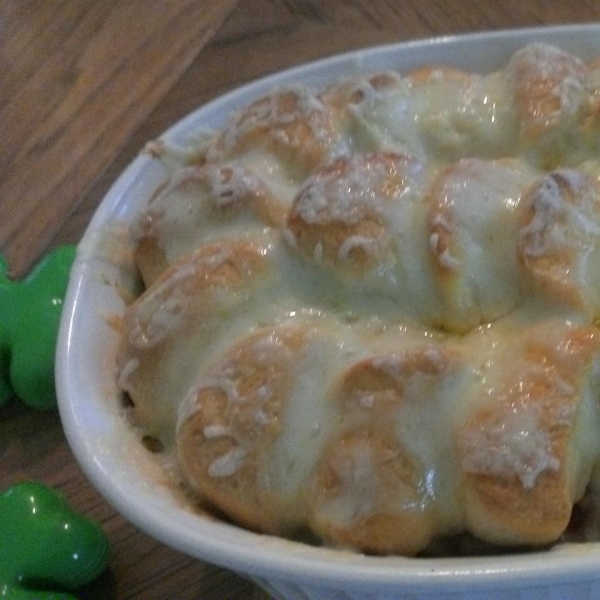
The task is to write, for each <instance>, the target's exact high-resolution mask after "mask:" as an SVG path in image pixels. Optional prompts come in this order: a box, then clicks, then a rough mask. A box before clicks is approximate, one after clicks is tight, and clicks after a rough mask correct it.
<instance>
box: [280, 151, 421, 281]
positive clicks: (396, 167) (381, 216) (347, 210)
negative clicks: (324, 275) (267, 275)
mask: <svg viewBox="0 0 600 600" xmlns="http://www.w3.org/2000/svg"><path fill="white" fill-rule="evenodd" d="M419 168H420V165H419V163H418V161H417V160H416V159H413V158H411V157H407V156H402V155H399V154H394V153H383V152H381V153H369V154H358V155H353V156H352V157H342V158H339V159H336V160H335V161H333V162H331V163H329V164H327V165H325V166H324V167H322V168H321V169H319V170H318V171H316V172H315V173H314V174H313V175H312V176H311V177H310V178H309V179H308V180H307V181H306V183H305V184H304V185H303V187H302V188H301V189H300V191H299V192H298V195H297V196H296V198H295V200H294V203H293V205H292V208H291V210H290V211H289V214H288V217H287V223H286V227H287V230H288V232H289V233H290V234H291V236H292V239H293V242H292V243H293V246H294V247H296V248H298V249H299V250H300V251H301V253H302V254H303V255H304V256H305V257H307V258H308V259H309V260H314V261H317V262H318V263H325V264H329V265H333V266H335V267H336V268H338V269H339V270H341V271H344V270H347V271H349V272H350V273H354V274H357V275H361V274H364V273H365V272H366V271H368V270H369V269H372V268H374V267H376V266H378V265H379V264H382V263H385V262H387V261H389V260H392V259H391V257H390V254H391V253H393V244H392V241H391V239H390V231H389V225H388V224H387V223H386V219H385V211H386V209H387V208H388V207H387V206H386V205H390V204H394V203H396V202H403V201H404V197H405V196H406V195H407V192H408V191H409V190H410V189H411V187H412V186H413V185H414V180H415V179H417V178H418V175H419Z"/></svg>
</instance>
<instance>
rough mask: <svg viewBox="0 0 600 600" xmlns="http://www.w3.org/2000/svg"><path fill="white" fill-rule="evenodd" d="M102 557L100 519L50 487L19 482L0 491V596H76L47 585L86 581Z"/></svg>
mask: <svg viewBox="0 0 600 600" xmlns="http://www.w3.org/2000/svg"><path fill="white" fill-rule="evenodd" d="M107 558H108V540H107V538H106V535H105V534H104V532H103V531H102V528H101V527H100V525H98V524H97V523H96V522H94V521H92V520H90V519H88V518H87V517H84V516H82V515H79V514H77V513H75V512H73V510H71V508H70V507H69V505H68V504H67V502H66V500H65V499H64V497H63V496H62V495H61V494H59V493H58V492H56V491H55V490H53V489H51V488H49V487H47V486H45V485H43V484H41V483H20V484H17V485H14V486H13V487H11V488H9V489H8V490H6V491H5V492H4V493H3V494H2V495H0V599H2V600H30V599H31V600H33V599H35V600H76V598H75V596H73V595H72V594H68V593H63V592H53V591H48V589H49V588H50V587H58V588H62V589H67V590H74V589H76V588H78V587H81V586H84V585H86V584H88V583H90V582H91V581H93V580H94V579H96V577H98V575H100V573H102V571H103V570H104V569H105V568H106V562H107ZM36 587H40V588H42V589H35V588H36Z"/></svg>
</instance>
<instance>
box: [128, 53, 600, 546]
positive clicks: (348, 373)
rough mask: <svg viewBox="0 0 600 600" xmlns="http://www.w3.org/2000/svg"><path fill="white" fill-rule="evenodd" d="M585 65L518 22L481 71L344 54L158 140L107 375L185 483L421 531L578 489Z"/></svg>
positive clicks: (590, 292)
mask: <svg viewBox="0 0 600 600" xmlns="http://www.w3.org/2000/svg"><path fill="white" fill-rule="evenodd" d="M599 65H600V61H594V62H591V63H589V64H587V63H585V62H584V61H583V60H581V59H580V58H578V57H575V56H573V55H571V54H569V53H567V52H565V51H564V50H561V49H559V48H554V47H551V46H547V45H544V44H532V45H529V46H527V47H524V48H522V49H521V50H519V51H518V52H516V53H515V54H514V55H513V56H512V57H511V58H510V59H509V60H508V62H507V63H506V65H504V66H503V67H502V68H500V69H498V70H497V71H496V72H494V73H490V74H482V73H468V72H464V71H460V70H457V69H454V68H452V67H450V66H445V65H423V66H422V67H420V68H418V69H415V70H413V71H412V72H409V73H395V72H391V71H387V72H376V73H366V74H358V75H356V76H355V77H350V78H346V79H344V80H342V81H332V82H331V84H330V85H329V86H327V87H326V88H323V89H308V88H304V87H301V86H296V87H294V88H292V89H278V90H273V91H272V92H271V93H269V94H267V95H266V96H265V97H263V98H258V99H256V100H254V101H253V102H251V103H250V105H249V106H247V107H245V108H242V109H241V110H240V111H238V112H237V113H235V114H234V115H232V116H231V118H230V120H229V121H228V122H227V123H226V124H225V126H224V127H223V129H222V130H221V131H217V132H215V133H214V134H212V135H210V136H209V137H204V138H203V139H202V140H200V141H197V144H196V146H195V147H194V148H193V149H191V150H190V151H189V152H182V151H181V149H179V150H177V149H176V150H173V151H171V150H170V149H169V144H168V143H166V142H165V143H162V144H155V146H154V147H155V148H160V149H161V151H160V152H158V153H157V154H156V156H155V159H156V160H162V161H164V162H165V164H168V168H167V169H164V171H165V172H167V173H168V175H167V176H166V179H165V181H164V182H163V183H162V185H161V186H159V187H158V189H157V190H156V191H155V193H154V194H153V195H152V197H151V198H149V199H148V204H147V206H146V207H145V208H144V209H143V210H142V211H141V214H140V215H139V218H138V219H137V222H136V223H135V224H134V226H133V227H132V230H131V233H132V238H133V243H134V246H135V251H134V255H135V261H136V264H137V266H138V269H139V271H140V279H141V281H142V285H143V287H144V291H143V293H142V294H141V295H140V296H139V297H138V298H137V299H135V301H134V302H133V303H132V304H131V305H130V306H129V307H128V308H127V311H126V312H125V315H124V317H123V319H122V339H121V344H120V347H119V349H118V357H117V358H118V360H117V362H118V386H119V389H120V390H121V391H122V392H123V394H124V395H126V396H128V397H129V399H130V400H131V404H132V407H131V408H130V409H129V412H130V413H131V414H132V416H133V420H134V422H135V423H136V424H137V427H138V428H139V430H140V432H141V435H142V436H143V435H151V436H154V437H156V438H158V439H159V440H160V442H161V444H160V445H159V446H160V447H162V455H163V456H164V458H165V462H166V464H168V465H170V468H171V469H172V471H171V472H172V473H173V477H174V479H175V481H176V483H177V484H178V485H182V486H183V487H184V488H185V489H186V490H187V491H188V493H189V494H190V498H192V499H193V501H194V502H199V503H203V504H204V505H207V506H209V507H211V509H212V510H214V511H215V514H217V515H219V516H220V517H222V518H225V519H228V520H231V521H233V522H235V523H238V524H240V525H242V526H244V527H247V528H250V529H253V530H256V531H261V532H266V533H270V534H276V535H283V536H289V537H295V536H296V535H297V534H298V532H299V531H302V532H303V534H302V535H303V537H305V534H306V532H307V531H308V532H309V535H310V536H314V538H315V539H316V540H317V543H324V544H329V545H333V546H342V547H345V548H352V549H355V550H357V551H360V552H368V553H375V554H402V555H409V556H413V555H419V554H421V553H425V554H428V555H430V554H431V553H432V552H435V549H436V548H448V547H449V546H451V543H449V542H447V540H448V539H454V536H459V535H460V536H465V535H466V536H471V537H472V538H476V539H477V540H478V542H482V543H485V544H491V545H494V547H498V548H500V547H515V546H518V547H525V548H527V547H539V546H547V545H548V544H552V543H555V542H557V541H560V540H561V539H563V537H564V535H565V530H566V529H567V528H568V526H569V521H570V519H571V514H572V511H573V510H574V507H575V510H577V508H576V507H577V506H578V504H579V503H583V504H585V506H586V507H587V508H586V511H585V512H586V514H588V513H589V510H588V509H589V505H590V504H594V501H593V499H594V498H595V496H594V495H593V494H591V491H593V490H596V491H597V490H598V489H600V442H599V440H600V416H599V410H600V395H599V393H598V389H600V385H599V383H600V382H599V381H598V377H599V373H600V344H599V337H598V336H599V330H598V328H597V323H598V319H600V254H599V243H598V242H599V240H600V216H599V215H600V212H599V209H598V206H599V201H600V166H599V165H600V162H599V161H598V158H597V157H598V152H599V150H600V129H599V126H600V116H599V115H600V101H599V98H600V67H599ZM161 153H162V154H161ZM597 265H599V266H597ZM173 464H175V465H176V467H175V470H174V471H173ZM596 512H598V511H596ZM599 514H600V513H599ZM594 519H596V520H598V519H597V518H596V517H590V522H591V521H593V520H594ZM583 535H584V538H586V536H589V535H592V534H591V533H590V532H589V531H587V532H585V533H584V534H583Z"/></svg>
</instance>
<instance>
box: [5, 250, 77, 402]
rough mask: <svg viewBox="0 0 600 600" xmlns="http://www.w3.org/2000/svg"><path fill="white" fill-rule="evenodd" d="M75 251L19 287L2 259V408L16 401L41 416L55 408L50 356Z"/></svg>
mask: <svg viewBox="0 0 600 600" xmlns="http://www.w3.org/2000/svg"><path fill="white" fill-rule="evenodd" d="M74 259H75V246H72V245H65V246H60V247H58V248H56V249H54V250H53V251H52V252H50V253H49V254H48V255H46V257H45V258H44V259H43V260H41V261H40V262H39V263H38V264H37V265H36V267H35V268H34V269H33V271H32V272H31V273H30V274H29V275H28V276H27V277H26V278H25V279H24V280H23V281H12V280H11V279H9V278H8V275H7V273H8V265H7V263H6V260H5V258H4V257H2V256H1V255H0V406H2V405H3V404H5V403H6V402H7V401H8V400H9V399H10V398H11V397H12V396H13V395H16V396H17V397H18V398H20V399H21V401H22V402H24V403H25V404H27V405H29V406H31V407H33V408H38V409H41V410H45V409H50V408H53V407H54V406H56V391H55V386H54V356H55V349H56V339H57V336H58V326H59V322H60V315H61V312H62V304H63V299H64V295H65V292H66V289H67V284H68V282H69V273H70V270H71V265H72V264H73V261H74Z"/></svg>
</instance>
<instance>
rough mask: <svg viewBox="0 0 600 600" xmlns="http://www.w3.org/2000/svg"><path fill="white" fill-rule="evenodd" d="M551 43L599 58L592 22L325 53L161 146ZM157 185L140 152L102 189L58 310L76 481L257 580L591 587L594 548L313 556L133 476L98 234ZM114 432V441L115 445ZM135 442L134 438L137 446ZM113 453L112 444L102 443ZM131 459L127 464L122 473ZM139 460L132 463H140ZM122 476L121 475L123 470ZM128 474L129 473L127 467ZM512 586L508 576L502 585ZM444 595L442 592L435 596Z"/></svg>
mask: <svg viewBox="0 0 600 600" xmlns="http://www.w3.org/2000/svg"><path fill="white" fill-rule="evenodd" d="M534 40H539V41H544V42H548V43H553V44H557V45H559V46H561V47H563V48H564V49H566V50H569V51H572V52H575V53H577V54H578V55H580V56H583V57H585V58H592V57H593V56H600V24H599V23H593V24H581V25H578V24H573V25H564V26H558V27H544V28H524V29H513V30H502V31H496V32H481V33H474V34H465V35H454V36H445V37H437V38H430V39H426V40H414V41H409V42H403V43H398V44H389V45H385V46H377V47H373V48H368V49H362V50H358V51H354V52H347V53H344V54H340V55H336V56H332V57H329V58H325V59H321V60H318V61H315V62H311V63H307V64H305V65H301V66H299V67H295V68H292V69H288V70H286V71H281V72H278V73H275V74H273V75H269V76H267V77H264V78H262V79H260V80H257V81H254V82H252V83H249V84H247V85H244V86H242V87H239V88H237V89H235V90H234V91H232V92H229V93H228V94H225V95H223V96H221V97H219V98H217V99H216V100H213V101H212V102H210V103H208V104H206V105H205V106H203V107H201V108H199V109H197V110H195V111H194V112H192V113H191V114H189V115H188V116H186V117H184V118H183V119H181V120H180V121H179V122H177V123H176V124H175V125H174V126H172V127H171V128H169V129H168V130H167V131H166V132H165V133H164V134H163V136H161V137H162V138H163V139H164V140H166V141H168V142H171V143H175V144H177V143H179V142H181V140H184V139H185V137H186V135H187V134H188V133H189V131H190V130H198V129H199V128H201V127H202V128H204V127H207V128H218V127H219V126H220V125H222V124H223V123H224V120H225V119H226V118H227V116H228V115H230V114H231V112H232V111H234V110H236V109H237V108H239V107H241V106H242V105H244V104H246V103H248V102H249V101H251V100H252V99H253V98H255V97H257V96H259V95H261V94H264V93H265V92H268V91H270V90H271V89H273V88H275V87H279V86H286V85H290V84H294V83H297V82H302V83H308V84H310V85H316V86H319V85H322V84H324V83H326V82H331V78H332V76H335V77H342V76H344V75H350V74H353V73H357V72H361V71H373V70H378V69H382V68H395V69H397V70H399V71H402V70H403V69H407V68H411V67H414V66H417V65H418V64H423V63H428V62H429V63H431V62H438V63H439V62H441V60H442V59H443V61H444V62H445V63H448V64H453V65H457V66H463V67H467V68H469V69H470V70H474V71H481V72H489V71H491V70H494V69H495V68H498V67H500V66H502V65H503V64H505V63H506V61H507V59H508V58H509V56H510V55H511V54H512V53H513V52H514V51H515V50H516V49H518V48H519V47H521V46H522V45H524V44H525V43H528V42H530V41H534ZM161 177H163V173H161V172H160V168H158V167H157V161H156V160H154V159H153V158H152V157H151V156H150V155H149V154H144V153H142V154H140V155H139V156H138V157H137V158H136V159H135V160H134V161H133V162H132V163H131V164H130V165H129V166H128V167H127V168H126V169H125V170H124V171H123V173H122V174H121V176H120V177H119V178H118V179H117V181H116V182H115V183H114V185H113V186H112V188H111V189H110V190H109V192H108V193H107V195H106V196H105V198H104V199H103V201H102V202H101V204H100V206H99V208H98V209H97V211H96V213H95V215H94V216H93V218H92V220H91V222H90V224H89V226H88V229H87V230H86V233H85V234H84V236H83V238H82V241H81V243H80V244H79V247H78V256H77V259H76V261H75V264H74V266H73V269H72V272H71V280H70V284H69V289H68V292H67V296H66V299H65V303H64V309H63V318H62V321H61V328H60V334H59V341H58V347H57V361H56V379H57V393H58V400H59V411H60V415H61V419H62V423H63V427H64V430H65V434H66V436H67V440H68V442H69V444H70V446H71V448H72V451H73V453H74V455H75V457H76V459H77V460H78V462H79V464H80V465H81V467H82V469H83V471H84V473H85V474H86V476H87V477H88V478H89V479H90V481H91V482H92V484H93V485H94V486H95V487H96V489H97V490H98V491H99V492H100V493H101V494H102V495H103V496H104V497H105V499H106V500H107V501H108V502H109V503H110V504H111V505H113V506H114V507H115V509H116V510H118V511H119V512H120V513H121V514H122V515H123V516H124V517H125V518H127V519H128V520H129V521H130V522H131V523H133V524H134V525H135V526H137V527H138V528H139V529H141V530H143V531H144V532H146V533H148V534H149V535H151V536H152V537H154V538H156V539H158V540H160V541H161V542H163V543H165V544H167V545H169V546H172V547H174V548H176V549H178V550H180V551H182V552H184V553H186V554H189V555H190V556H193V557H196V558H199V559H202V560H206V561H208V562H211V563H214V564H218V565H220V566H223V567H227V568H230V569H233V570H235V571H238V572H242V573H246V574H249V575H252V576H255V577H264V578H276V579H279V580H294V581H296V582H298V583H301V582H304V583H312V584H320V585H326V586H327V585H329V586H334V587H337V588H340V587H341V588H343V587H346V586H352V589H355V590H356V589H361V588H365V589H366V588H368V589H373V586H375V587H376V588H377V589H378V590H381V589H390V590H391V589H392V588H395V589H397V586H399V585H401V586H402V587H403V589H404V590H406V591H407V592H410V591H415V592H418V591H423V590H431V589H432V587H436V588H437V587H438V585H439V586H443V589H444V590H445V591H450V589H453V590H456V591H460V590H464V589H467V588H468V589H469V590H473V589H477V588H482V589H483V588H484V587H489V586H491V585H494V584H499V583H502V585H503V586H507V585H508V586H509V587H514V588H519V587H523V586H526V585H528V584H533V583H537V584H538V585H539V584H540V583H542V584H544V585H548V584H549V583H551V582H558V581H561V582H569V581H585V580H588V581H591V580H596V579H600V577H599V576H598V575H597V572H598V567H599V566H600V544H597V543H585V544H577V545H567V544H565V545H561V544H559V545H557V546H556V547H555V548H553V549H552V550H549V551H543V552H529V553H523V554H507V555H494V556H485V557H484V556H480V557H460V558H404V557H372V556H364V555H362V554H356V553H352V552H346V551H342V550H338V549H330V548H321V547H313V546H309V545H306V544H303V543H301V542H292V541H288V540H284V539H280V538H276V537H272V536H266V535H261V534H256V533H252V532H250V531H247V530H244V529H242V528H239V527H236V526H233V525H230V524H227V523H225V522H220V521H217V520H214V519H210V518H205V517H202V516H199V515H197V514H195V513H193V512H192V511H190V510H189V509H188V508H185V507H182V506H181V504H179V503H178V500H177V499H176V498H174V497H172V495H171V494H169V492H168V490H167V489H166V488H163V486H161V485H156V484H155V482H154V480H152V479H151V478H147V479H144V478H143V477H136V476H135V469H133V467H134V465H135V464H136V461H141V462H143V461H144V460H145V458H144V457H143V456H142V455H140V456H137V455H135V452H133V453H132V452H128V450H130V447H129V446H127V443H131V440H129V439H128V438H127V432H126V431H124V428H125V427H128V425H127V423H126V421H125V419H124V418H123V416H122V415H121V414H119V411H118V410H117V404H118V403H117V402H116V398H114V397H112V400H115V402H112V403H111V398H110V397H111V394H113V391H112V389H111V386H110V378H111V377H114V374H113V371H112V370H111V367H110V364H109V363H108V362H107V361H108V360H109V359H108V358H107V356H108V354H107V345H110V344H114V343H115V339H116V337H117V334H116V332H115V330H114V329H113V328H112V327H111V325H110V323H109V320H107V316H109V314H112V313H115V312H116V313H119V312H122V311H123V309H124V302H123V299H122V297H121V294H120V292H119V290H118V289H116V287H117V286H116V285H115V283H114V282H115V281H116V280H117V279H118V277H119V275H120V274H119V272H118V268H117V267H116V266H115V264H114V263H111V261H109V260H106V248H105V247H104V245H105V244H106V239H105V238H104V236H103V234H102V232H106V231H107V229H110V228H111V227H113V226H114V225H115V224H116V225H119V224H122V223H126V222H127V220H128V218H130V216H131V215H133V214H134V213H135V212H136V211H137V210H138V209H139V208H140V207H141V205H142V203H143V202H144V201H145V199H146V198H147V194H148V193H150V192H151V191H152V189H153V188H154V187H155V186H156V182H157V180H160V178H161ZM116 431H120V433H119V435H123V436H124V437H123V440H122V447H121V448H118V446H119V445H120V444H121V440H120V439H117V437H116V436H117V434H116V433H115V432H116ZM136 439H137V438H136ZM111 443H112V444H113V447H112V448H111V447H110V444H111ZM128 461H129V462H130V463H131V464H128ZM141 462H140V464H141ZM126 467H130V468H126ZM132 469H133V470H132ZM509 575H510V577H507V576H509ZM440 589H441V587H440Z"/></svg>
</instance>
